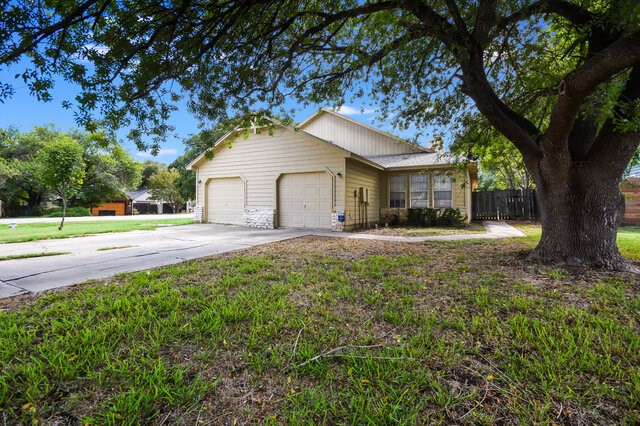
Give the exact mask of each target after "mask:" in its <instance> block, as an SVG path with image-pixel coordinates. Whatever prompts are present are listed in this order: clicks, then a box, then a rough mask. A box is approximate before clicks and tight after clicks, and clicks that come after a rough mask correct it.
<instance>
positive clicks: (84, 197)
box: [75, 139, 143, 207]
mask: <svg viewBox="0 0 640 426" xmlns="http://www.w3.org/2000/svg"><path fill="white" fill-rule="evenodd" d="M84 142H85V147H84V148H85V149H84V153H83V157H84V163H85V168H86V178H85V180H84V183H83V184H82V188H81V189H80V191H79V192H78V195H77V196H76V197H75V199H76V201H77V202H78V203H79V204H81V205H84V206H88V207H91V206H96V205H98V204H101V203H104V202H107V201H109V200H113V199H115V198H118V197H122V196H123V195H124V191H126V190H132V189H136V188H138V186H139V185H140V182H141V180H142V167H143V166H142V164H141V163H139V162H137V161H135V160H134V159H133V158H132V157H131V155H129V154H128V153H127V152H126V151H124V150H123V149H122V148H121V147H120V146H118V145H117V144H114V145H112V147H111V149H110V150H109V151H108V152H107V151H105V150H104V149H103V148H101V147H97V146H96V145H95V144H93V143H91V141H90V140H87V139H85V140H84Z"/></svg>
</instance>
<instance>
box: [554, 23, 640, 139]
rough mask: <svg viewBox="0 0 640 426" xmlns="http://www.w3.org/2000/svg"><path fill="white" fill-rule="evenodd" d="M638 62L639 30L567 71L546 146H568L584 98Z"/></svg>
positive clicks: (639, 54) (639, 60)
mask: <svg viewBox="0 0 640 426" xmlns="http://www.w3.org/2000/svg"><path fill="white" fill-rule="evenodd" d="M636 64H640V31H636V32H635V33H632V34H630V35H628V36H627V37H624V38H622V39H620V40H618V41H616V42H615V43H613V44H611V45H610V46H609V47H607V48H606V49H603V50H602V51H600V52H598V53H597V54H595V55H593V56H592V57H591V58H589V59H587V60H586V61H585V62H584V63H583V64H582V65H581V66H579V67H578V68H576V69H574V70H573V71H571V72H570V73H569V74H567V76H566V77H565V78H564V80H562V81H561V82H560V85H559V88H558V91H559V96H558V102H557V104H556V106H555V108H554V110H553V112H552V113H551V117H550V124H549V128H548V130H547V134H546V137H545V140H544V145H545V146H544V148H545V149H548V150H552V151H557V152H559V150H562V149H563V147H566V144H565V142H566V138H567V137H568V135H569V134H570V132H571V129H572V128H573V124H574V121H575V119H576V116H577V115H578V112H579V111H580V107H581V105H582V102H583V100H584V98H585V97H586V96H587V95H589V94H590V93H591V92H592V91H593V90H594V89H595V88H596V87H597V86H598V85H599V84H600V83H603V82H605V81H607V80H608V79H609V78H611V76H612V75H616V74H618V73H619V72H621V71H624V70H625V69H627V68H629V67H631V66H634V65H636Z"/></svg>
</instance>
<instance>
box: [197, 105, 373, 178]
mask: <svg viewBox="0 0 640 426" xmlns="http://www.w3.org/2000/svg"><path fill="white" fill-rule="evenodd" d="M263 118H264V119H265V120H269V121H271V122H272V123H273V124H275V125H276V126H279V127H281V128H283V129H287V130H289V131H292V132H296V133H301V134H303V135H305V136H308V137H310V138H312V139H314V140H316V141H319V142H322V143H325V144H327V145H330V146H332V147H333V148H335V149H339V150H340V151H343V152H344V153H346V154H348V156H349V157H351V158H354V159H356V160H358V161H361V162H363V163H365V164H368V165H370V166H372V167H375V168H378V169H379V168H381V167H380V166H379V165H378V164H376V163H374V162H372V161H369V160H367V159H366V158H364V157H362V156H360V155H357V154H355V153H353V152H351V151H349V150H347V149H345V148H342V147H341V146H338V145H336V144H335V143H333V142H331V141H329V140H326V139H322V138H320V137H318V136H315V135H312V134H311V133H307V132H305V131H304V130H300V129H296V128H293V127H292V126H289V125H285V124H282V122H280V121H279V120H276V119H274V118H270V117H263ZM264 128H267V126H259V127H255V128H254V129H255V130H258V129H264ZM240 130H241V129H235V130H232V131H230V132H228V133H227V134H225V135H224V136H222V137H221V138H220V139H218V140H217V141H216V143H214V144H213V146H212V147H211V148H209V149H207V150H206V151H204V152H203V153H202V154H200V155H199V156H197V157H196V158H195V159H193V161H191V162H190V163H189V164H187V166H186V169H187V170H193V168H194V167H196V166H198V165H199V164H200V163H201V162H202V161H203V160H204V159H205V157H206V154H207V152H209V151H211V150H215V149H216V148H217V147H218V146H219V145H220V144H221V143H222V142H224V141H225V140H227V139H228V138H229V137H230V136H233V137H235V135H236V133H237V132H238V131H240Z"/></svg>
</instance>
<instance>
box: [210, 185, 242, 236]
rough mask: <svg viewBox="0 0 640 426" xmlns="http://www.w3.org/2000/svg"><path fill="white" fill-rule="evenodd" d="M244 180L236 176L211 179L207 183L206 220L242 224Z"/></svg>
mask: <svg viewBox="0 0 640 426" xmlns="http://www.w3.org/2000/svg"><path fill="white" fill-rule="evenodd" d="M243 216H244V182H243V180H242V179H240V178H239V177H238V178H222V179H212V180H210V181H209V183H208V185H207V221H208V222H211V223H228V224H233V225H242V222H243Z"/></svg>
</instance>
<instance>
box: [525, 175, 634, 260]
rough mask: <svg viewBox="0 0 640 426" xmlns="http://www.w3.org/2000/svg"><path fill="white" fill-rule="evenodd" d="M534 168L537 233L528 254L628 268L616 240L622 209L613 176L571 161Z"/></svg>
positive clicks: (535, 257)
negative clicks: (560, 165) (539, 224)
mask: <svg viewBox="0 0 640 426" xmlns="http://www.w3.org/2000/svg"><path fill="white" fill-rule="evenodd" d="M537 172H538V173H535V174H534V180H535V181H536V185H537V187H538V191H537V192H538V201H539V205H540V214H541V218H540V219H541V222H542V238H541V239H540V242H539V244H538V246H537V247H536V248H535V250H534V251H533V252H532V253H531V254H530V256H529V258H530V259H531V260H536V261H540V262H543V263H558V264H565V265H581V266H591V267H605V268H611V269H616V270H634V268H633V267H632V266H631V265H630V264H629V263H628V262H627V261H626V260H625V259H624V258H623V257H622V255H621V254H620V251H619V250H618V246H617V244H616V236H617V232H618V226H619V225H620V223H621V221H622V217H623V216H624V211H625V203H624V197H623V196H622V194H621V193H620V189H619V178H618V177H616V176H612V174H611V173H610V170H607V169H606V168H601V167H600V168H596V167H585V166H584V165H580V164H578V165H576V164H575V163H573V164H572V163H569V165H568V166H567V167H565V168H563V169H559V168H557V167H554V168H546V170H545V168H540V169H538V170H537ZM536 175H537V176H536Z"/></svg>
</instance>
